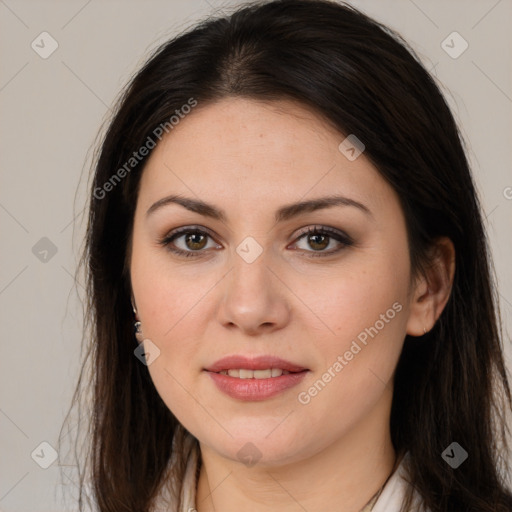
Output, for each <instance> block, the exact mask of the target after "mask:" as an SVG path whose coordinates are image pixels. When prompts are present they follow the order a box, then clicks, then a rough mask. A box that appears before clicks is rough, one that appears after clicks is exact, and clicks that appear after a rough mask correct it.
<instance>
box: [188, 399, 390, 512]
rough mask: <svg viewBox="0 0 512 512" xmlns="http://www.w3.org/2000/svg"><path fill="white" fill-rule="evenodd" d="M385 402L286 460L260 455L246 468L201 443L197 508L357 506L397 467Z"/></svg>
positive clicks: (205, 511)
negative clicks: (316, 448) (336, 435)
mask: <svg viewBox="0 0 512 512" xmlns="http://www.w3.org/2000/svg"><path fill="white" fill-rule="evenodd" d="M389 405H390V402H387V401H386V402H384V401H381V402H379V404H377V406H376V407H375V409H374V410H373V411H371V412H370V414H369V415H367V416H366V417H365V418H364V419H363V420H362V421H360V422H358V423H357V424H356V425H354V426H353V428H352V429H351V430H350V431H349V432H347V433H345V434H344V435H343V436H341V437H339V438H338V439H336V440H335V441H334V442H333V443H331V444H329V445H328V446H326V447H324V448H323V449H321V450H319V451H316V452H315V453H314V454H313V455H311V456H309V457H307V458H302V459H300V458H298V459H297V460H296V461H295V462H293V463H288V464H285V465H276V464H275V463H273V464H265V462H264V461H263V459H262V460H261V461H259V462H258V463H257V464H256V465H254V466H252V467H247V466H245V465H244V464H242V463H241V462H239V461H234V460H231V459H226V458H224V457H222V456H220V455H219V454H218V453H217V452H215V451H214V450H211V449H210V448H209V447H207V446H204V445H203V444H201V443H200V447H201V459H202V465H201V469H200V474H199V480H198V486H197V493H196V509H197V512H215V511H219V510H247V511H256V510H257V511H258V512H259V511H269V512H270V511H274V510H279V511H280V512H291V511H294V512H296V511H297V510H299V509H300V508H302V509H303V510H311V511H313V510H337V511H339V512H355V511H360V510H361V509H363V507H364V506H365V505H366V504H367V503H368V502H369V501H370V500H371V499H372V497H373V496H374V495H375V494H376V493H377V492H379V490H380V489H381V488H382V486H383V485H384V484H385V482H386V481H387V480H388V478H389V476H390V475H391V473H392V472H393V471H394V469H396V462H397V460H396V456H395V451H394V448H393V445H392V442H391V436H390V432H389V421H387V422H385V423H383V422H382V417H383V408H387V410H388V412H389ZM388 417H389V415H388Z"/></svg>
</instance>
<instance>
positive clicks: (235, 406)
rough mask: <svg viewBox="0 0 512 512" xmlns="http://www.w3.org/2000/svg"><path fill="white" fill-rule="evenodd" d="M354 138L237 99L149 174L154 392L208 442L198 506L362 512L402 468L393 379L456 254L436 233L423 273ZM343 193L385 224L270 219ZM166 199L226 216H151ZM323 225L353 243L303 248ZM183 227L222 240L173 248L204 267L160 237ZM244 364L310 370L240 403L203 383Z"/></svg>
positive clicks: (198, 123) (155, 161) (148, 334)
mask: <svg viewBox="0 0 512 512" xmlns="http://www.w3.org/2000/svg"><path fill="white" fill-rule="evenodd" d="M344 138H345V136H344V135H342V134H340V133H339V132H337V131H336V130H335V129H334V128H332V127H331V126H330V125H329V124H327V123H326V122H324V121H323V120H322V118H320V117H319V116H318V115H317V114H315V113H314V112H312V111H311V110H309V109H307V108H305V107H303V106H300V105H298V104H295V103H292V102H289V101H279V102H273V103H263V102H259V101H255V100H249V99H240V98H236V99H234V98H229V99H224V100H222V101H220V102H218V103H215V104H210V105H207V106H203V107H202V108H201V106H200V105H199V106H198V107H196V109H194V110H193V111H192V113H191V114H189V115H188V116H187V117H186V118H185V119H184V120H182V121H181V122H180V124H179V125H177V126H175V128H174V129H173V130H172V132H170V133H169V134H168V135H166V137H165V138H164V139H163V140H162V142H161V143H159V144H158V145H157V147H156V148H155V150H154V151H153V153H152V155H151V157H150V158H149V161H148V163H147V165H146V167H145V169H144V173H143V176H142V178H141V184H140V192H139V196H138V200H137V206H136V212H135V220H134V231H133V242H132V252H131V267H130V274H131V281H132V291H133V299H134V302H135V304H136V308H137V315H138V318H139V319H140V321H141V322H142V329H143V337H144V338H146V339H150V340H151V341H152V343H154V344H155V345H156V346H157V347H158V348H159V350H160V355H159V357H157V358H156V359H155V360H154V362H153V363H152V364H150V365H149V366H148V369H149V372H150V374H151V378H152V380H153V382H154V384H155V387H156V389H157V391H158V393H159V394H160V396H161V397H162V399H163V400H164V402H165V403H166V405H167V406H168V407H169V409H170V410H171V411H172V412H173V413H174V414H175V416H176V417H177V418H178V419H179V421H180V422H181V423H182V424H183V425H184V426H185V428H186V429H187V430H188V431H189V432H191V433H192V434H193V435H194V436H195V437H196V438H197V439H198V440H199V442H200V448H201V456H202V460H203V465H202V468H201V472H200V477H199V483H198V490H197V497H196V508H197V510H198V512H210V511H214V510H216V511H219V510H247V511H256V510H258V511H267V510H268V511H270V510H280V511H284V512H287V511H299V510H304V509H305V510H309V511H315V512H317V511H321V510H338V511H341V512H357V511H358V510H360V509H361V508H362V507H363V506H364V505H365V504H366V503H367V502H368V500H369V499H370V498H371V497H372V496H373V495H374V494H375V492H376V491H378V490H379V488H380V487H381V486H382V485H383V483H384V482H385V481H386V479H387V478H388V476H389V474H390V473H391V471H392V468H393V465H394V463H395V452H394V449H393V446H392V443H391V437H390V431H389V417H390V409H391V400H392V396H393V383H392V377H393V373H394V370H395V367H396V364H397V361H398V358H399V356H400V353H401V350H402V346H403V342H404V338H405V335H406V334H410V335H413V336H421V335H423V334H424V329H426V330H427V331H428V330H429V329H431V328H432V326H433V324H434V323H435V321H436V319H437V318H438V317H439V315H440V314H441V312H442V310H443V308H444V306H445V304H446V302H447V300H448V297H449V293H450V288H451V283H452V280H453V272H454V252H453V246H452V244H451V242H450V241H449V240H447V239H440V240H439V243H438V244H437V246H436V249H437V250H436V251H433V265H432V266H429V267H428V271H427V272H428V273H427V274H426V275H422V276H416V277H415V278H414V279H413V277H414V276H412V275H411V268H410V261H409V252H408V241H407V235H406V227H405V219H404V215H403V212H402V210H401V207H400V204H399V201H398V197H397V196H396V193H395V192H394V190H393V189H392V188H391V187H390V186H389V185H388V184H387V182H386V181H385V180H384V179H383V178H382V177H381V176H380V174H379V173H378V171H377V169H376V168H375V167H374V166H373V165H372V164H371V163H370V162H369V160H368V159H367V158H366V157H365V155H364V153H363V154H362V155H361V156H359V157H358V158H357V159H356V160H354V161H349V160H348V159H347V158H346V156H345V155H344V154H343V153H342V152H340V150H339V149H338V146H339V144H340V142H341V141H342V140H343V139H344ZM333 193H337V194H342V195H343V196H345V197H348V198H351V199H353V200H355V201H358V202H360V203H362V204H363V205H365V206H366V208H368V209H369V210H370V212H371V214H366V213H365V212H363V211H362V210H360V209H358V208H355V207H351V206H335V207H330V208H325V209H321V210H318V211H315V212H303V213H302V214H301V215H300V216H298V217H294V218H291V219H288V220H286V221H283V222H279V223H276V222H275V220H274V213H275V211H276V210H277V209H278V208H280V207H282V206H284V205H287V204H290V203H294V202H298V201H304V200H309V199H313V198H318V197H322V196H327V195H332V194H333ZM170 194H181V195H183V196H186V197H191V198H194V199H201V200H203V201H205V202H208V203H211V204H213V205H215V206H216V207H218V208H220V209H222V210H223V211H224V212H225V214H226V217H227V220H226V221H225V222H222V221H220V220H215V219H212V218H209V217H206V216H203V215H200V214H199V213H195V212H191V211H188V210H187V209H185V208H184V207H182V206H180V205H177V204H168V205H166V206H163V207H161V208H159V209H157V210H155V211H154V212H153V213H151V214H150V215H147V214H146V212H147V210H148V209H149V208H150V207H151V205H153V204H154V203H155V202H156V201H158V200H160V199H162V198H163V197H165V196H168V195H170ZM315 225H317V226H319V227H322V226H325V227H331V228H333V229H336V230H340V231H342V232H344V233H346V234H348V235H349V236H350V237H351V238H352V239H353V244H352V245H346V246H344V245H343V244H341V243H339V242H337V241H336V240H335V239H334V238H329V237H327V238H324V239H321V238H320V240H318V239H315V237H314V236H313V237H311V236H310V237H309V238H308V236H307V235H306V236H304V237H302V238H300V235H301V234H302V233H303V232H304V230H305V229H306V228H308V227H310V226H315ZM182 226H199V227H200V228H202V229H205V228H206V229H207V230H210V232H211V233H212V237H207V238H206V241H201V239H199V242H200V243H198V241H197V240H198V239H197V238H196V239H194V240H192V241H189V243H188V245H187V244H186V236H183V235H182V236H181V237H178V238H177V239H175V240H174V246H177V247H178V248H181V249H182V250H188V251H189V252H194V249H195V250H196V253H198V249H197V248H198V247H199V253H200V255H199V256H196V257H184V256H178V255H175V254H173V253H171V252H170V251H169V250H168V249H167V248H166V247H164V246H162V245H161V244H159V243H158V241H159V239H162V238H164V237H165V236H166V235H167V234H168V233H170V232H171V231H172V230H174V229H176V228H179V227H182ZM246 237H252V238H254V239H255V240H256V241H257V242H258V244H259V245H260V247H261V249H262V253H261V255H260V256H259V257H258V258H257V259H256V260H255V261H253V262H252V263H248V262H247V261H245V260H244V259H243V258H242V257H241V256H240V255H239V254H238V253H237V252H236V248H237V247H238V246H239V244H240V243H241V242H242V241H243V240H244V239H245V238H246ZM216 248H217V249H216ZM338 248H341V250H340V251H339V252H337V253H331V254H330V255H327V256H325V257H321V256H319V257H311V256H310V255H311V254H313V255H314V254H318V253H319V252H322V251H323V252H324V253H328V252H330V251H334V250H336V249H338ZM315 249H316V250H315ZM201 251H202V252H201ZM394 303H399V304H400V305H401V306H402V308H401V311H400V312H399V313H397V314H396V315H395V316H394V318H393V319H392V320H389V321H388V322H387V323H385V326H384V328H382V329H380V330H379V332H378V334H377V335H376V336H375V337H374V338H369V342H368V344H367V345H366V346H363V348H362V350H361V351H360V352H358V353H357V355H355V356H354V358H353V359H352V360H351V361H349V362H348V364H347V365H346V366H344V367H343V369H342V371H340V372H338V373H337V374H336V376H335V377H334V378H332V379H331V381H330V382H329V383H328V384H327V385H326V386H325V387H324V388H323V389H322V390H321V392H319V393H318V394H317V395H316V396H314V397H313V398H311V400H310V402H309V403H307V404H302V403H300V402H299V401H298V394H299V393H300V392H303V391H307V390H308V388H310V387H311V386H312V385H313V384H314V383H315V382H316V381H318V379H320V378H321V377H322V375H323V374H324V373H325V372H326V371H327V369H328V368H329V367H332V366H333V364H334V363H335V361H336V360H337V357H338V355H343V354H344V353H345V352H346V351H347V350H349V348H350V346H351V343H352V341H353V340H355V339H356V338H357V336H358V334H360V333H361V332H362V331H364V330H365V328H368V327H370V326H374V325H375V323H376V321H377V320H379V318H381V316H380V315H382V314H385V313H386V311H387V310H389V309H390V308H391V307H392V305H393V304H394ZM230 354H244V355H248V356H251V355H260V354H273V355H276V356H279V357H282V358H284V359H287V360H289V361H292V362H295V363H298V364H300V365H302V366H304V367H306V368H308V369H309V370H310V371H309V373H308V374H307V375H306V377H305V379H304V380H303V381H302V383H301V384H300V385H299V386H296V387H294V388H291V389H288V390H286V391H285V392H283V393H281V394H279V395H277V396H275V397H273V398H270V399H268V400H264V401H251V402H242V401H239V400H236V399H233V398H230V397H229V396H227V395H224V394H223V393H221V392H220V391H219V390H218V389H217V387H216V386H215V385H214V384H213V382H212V379H211V378H210V376H209V375H208V374H207V373H205V372H204V371H203V368H205V367H206V366H208V365H210V364H212V363H214V362H215V361H217V360H218V359H220V358H221V357H224V356H226V355H230ZM248 442H251V443H253V444H254V445H255V446H256V447H257V448H258V450H259V451H260V452H261V458H260V459H259V460H258V462H257V463H256V464H255V465H254V466H250V467H249V466H247V465H245V464H244V462H243V461H242V460H240V459H239V457H238V456H237V452H238V451H239V450H240V449H241V448H242V447H243V446H244V445H245V444H246V443H248Z"/></svg>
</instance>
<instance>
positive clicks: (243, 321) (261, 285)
mask: <svg viewBox="0 0 512 512" xmlns="http://www.w3.org/2000/svg"><path fill="white" fill-rule="evenodd" d="M233 260H234V261H233V266H232V269H231V271H230V272H229V274H228V275H227V276H226V278H225V280H224V290H223V292H224V293H223V296H222V300H221V302H220V305H219V308H218V320H219V322H220V323H221V324H222V325H223V326H224V327H226V328H228V329H235V328H238V329H240V331H242V332H243V333H244V334H246V335H250V336H255V335H258V334H262V333H267V334H268V333H270V332H273V331H275V330H278V329H282V328H283V327H284V326H285V325H286V324H287V323H288V322H289V319H290V304H289V300H288V297H289V294H290V292H289V290H288V288H287V287H286V285H285V284H284V283H283V281H282V278H281V277H279V271H278V269H277V268H272V264H271V263H270V261H269V258H267V257H266V255H265V251H264V252H263V253H262V254H261V255H260V256H259V257H258V258H257V259H256V260H255V261H253V262H252V263H248V262H247V261H244V259H243V258H241V257H239V256H238V254H235V255H234V258H233Z"/></svg>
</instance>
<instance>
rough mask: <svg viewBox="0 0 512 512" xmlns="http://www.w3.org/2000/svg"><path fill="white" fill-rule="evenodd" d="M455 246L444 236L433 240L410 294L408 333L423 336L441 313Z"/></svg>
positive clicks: (447, 294) (449, 287)
mask: <svg viewBox="0 0 512 512" xmlns="http://www.w3.org/2000/svg"><path fill="white" fill-rule="evenodd" d="M454 274H455V248H454V246H453V243H452V241H451V240H450V239H449V238H447V237H440V238H438V239H436V240H435V242H434V244H433V246H432V248H431V252H430V257H429V262H428V263H427V265H426V266H425V270H424V273H423V274H422V275H421V276H419V277H418V278H417V279H416V282H415V284H414V288H413V290H412V295H411V297H412V298H411V304H410V315H409V319H408V321H407V331H406V332H407V334H409V335H411V336H423V335H424V334H425V333H426V332H428V331H430V330H431V329H432V327H433V326H434V324H435V323H436V322H437V319H438V318H439V317H440V315H441V313H442V312H443V309H444V307H445V306H446V303H447V302H448V299H449V298H450V293H451V290H452V286H453V276H454Z"/></svg>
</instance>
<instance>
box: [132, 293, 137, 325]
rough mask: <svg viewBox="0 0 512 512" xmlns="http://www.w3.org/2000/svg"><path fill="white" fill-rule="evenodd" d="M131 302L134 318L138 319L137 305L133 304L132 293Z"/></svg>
mask: <svg viewBox="0 0 512 512" xmlns="http://www.w3.org/2000/svg"><path fill="white" fill-rule="evenodd" d="M131 302H132V308H133V313H134V315H135V318H137V320H138V319H139V318H138V316H137V307H136V306H135V298H134V297H133V293H132V295H131Z"/></svg>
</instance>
